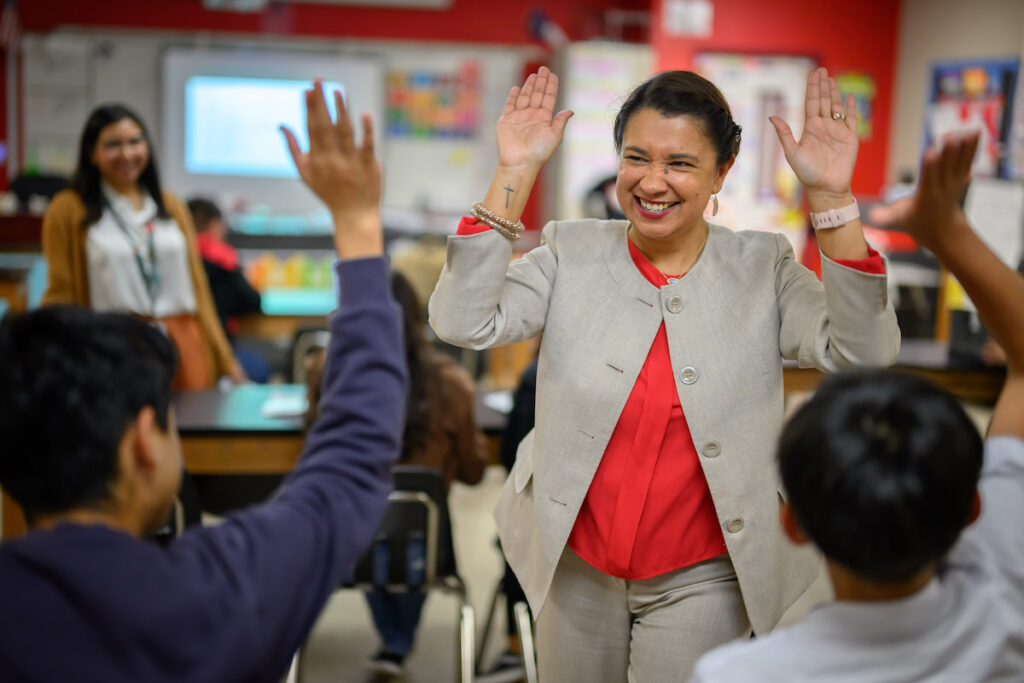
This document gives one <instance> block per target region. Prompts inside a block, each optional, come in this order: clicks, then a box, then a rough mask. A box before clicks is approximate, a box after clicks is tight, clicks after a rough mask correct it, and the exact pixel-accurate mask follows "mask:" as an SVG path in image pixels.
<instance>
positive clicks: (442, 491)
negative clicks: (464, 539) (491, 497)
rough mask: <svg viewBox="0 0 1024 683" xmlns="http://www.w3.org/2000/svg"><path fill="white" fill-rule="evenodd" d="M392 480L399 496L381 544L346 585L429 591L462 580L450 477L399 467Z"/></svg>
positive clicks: (378, 542)
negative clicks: (448, 483)
mask: <svg viewBox="0 0 1024 683" xmlns="http://www.w3.org/2000/svg"><path fill="white" fill-rule="evenodd" d="M392 475H393V479H394V490H393V491H392V493H391V495H390V496H389V497H388V509H387V512H386V513H385V515H384V521H383V522H382V523H381V526H380V529H379V530H378V532H377V538H376V540H375V541H374V542H373V545H372V546H371V547H370V549H369V551H368V552H367V553H366V554H365V555H364V556H363V557H362V558H361V559H360V560H359V562H358V563H357V564H356V567H355V570H354V572H353V575H352V576H351V577H350V578H349V580H347V581H345V585H350V586H359V587H374V588H378V589H381V588H386V589H388V590H391V591H409V590H421V589H422V590H426V589H427V588H429V587H430V586H431V584H434V583H436V582H438V581H443V580H444V579H445V578H446V577H452V576H456V575H457V571H456V566H455V548H454V544H453V543H452V527H451V517H450V516H449V513H448V491H447V489H446V487H445V484H444V477H443V476H442V475H441V472H440V471H438V470H436V469H434V468H432V467H423V466H420V465H396V466H395V467H394V468H393V469H392Z"/></svg>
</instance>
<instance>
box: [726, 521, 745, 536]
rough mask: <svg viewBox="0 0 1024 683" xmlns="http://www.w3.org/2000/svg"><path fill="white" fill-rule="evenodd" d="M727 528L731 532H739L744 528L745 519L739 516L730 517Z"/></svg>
mask: <svg viewBox="0 0 1024 683" xmlns="http://www.w3.org/2000/svg"><path fill="white" fill-rule="evenodd" d="M725 528H726V529H728V530H729V533H730V534H735V533H739V532H740V531H742V530H743V520H742V519H740V518H738V517H737V518H736V519H730V520H729V523H728V524H727V525H726V526H725Z"/></svg>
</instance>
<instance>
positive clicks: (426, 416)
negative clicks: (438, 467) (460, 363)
mask: <svg viewBox="0 0 1024 683" xmlns="http://www.w3.org/2000/svg"><path fill="white" fill-rule="evenodd" d="M391 293H392V294H393V295H394V297H395V301H397V302H398V305H399V307H401V309H402V322H403V327H404V328H405V358H406V362H407V363H408V366H409V396H408V399H407V402H406V407H405V431H404V433H403V434H402V451H403V454H405V453H408V452H409V451H410V450H412V449H413V448H417V447H419V446H421V445H422V444H423V442H424V441H425V440H426V438H427V433H428V432H429V430H430V424H431V420H432V418H433V417H434V416H433V414H432V410H433V408H434V406H436V405H437V401H436V400H433V399H435V392H437V391H439V382H440V378H439V377H438V371H437V364H436V363H435V362H433V361H432V360H431V354H432V353H433V349H432V347H431V346H430V343H429V342H428V341H427V337H426V334H425V333H424V330H425V329H426V324H427V321H426V315H425V312H424V309H423V304H421V303H420V300H419V297H418V296H416V290H415V289H413V287H412V284H410V282H409V280H407V279H406V278H405V276H404V275H402V274H401V273H399V272H398V271H397V270H396V271H392V272H391Z"/></svg>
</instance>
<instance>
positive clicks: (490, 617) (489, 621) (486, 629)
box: [476, 579, 502, 673]
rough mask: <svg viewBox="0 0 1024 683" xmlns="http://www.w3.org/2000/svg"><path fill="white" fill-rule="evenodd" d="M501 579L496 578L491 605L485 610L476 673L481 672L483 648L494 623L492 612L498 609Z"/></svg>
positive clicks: (477, 652)
mask: <svg viewBox="0 0 1024 683" xmlns="http://www.w3.org/2000/svg"><path fill="white" fill-rule="evenodd" d="M501 586H502V580H501V579H498V585H497V586H495V587H494V595H493V596H492V597H491V606H490V609H488V610H487V618H486V619H485V620H484V630H483V633H481V635H480V644H479V645H478V646H477V648H476V666H477V671H476V672H477V673H481V671H480V667H482V666H483V662H484V650H486V649H487V641H488V640H490V639H491V627H492V626H493V625H494V614H495V612H497V611H498V600H499V599H500V598H501Z"/></svg>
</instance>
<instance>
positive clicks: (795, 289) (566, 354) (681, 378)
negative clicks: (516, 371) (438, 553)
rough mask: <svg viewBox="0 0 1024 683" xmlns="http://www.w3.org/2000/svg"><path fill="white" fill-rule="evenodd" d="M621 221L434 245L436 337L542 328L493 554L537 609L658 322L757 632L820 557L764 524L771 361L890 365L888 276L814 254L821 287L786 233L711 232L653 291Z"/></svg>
mask: <svg viewBox="0 0 1024 683" xmlns="http://www.w3.org/2000/svg"><path fill="white" fill-rule="evenodd" d="M627 227H628V224H627V223H626V222H625V221H598V220H582V221H560V222H552V223H549V224H548V225H547V226H546V227H545V228H544V231H543V233H542V242H541V245H540V246H539V247H537V248H536V249H534V250H533V251H531V252H529V253H528V254H526V256H524V257H523V258H520V259H517V260H515V261H513V262H512V263H511V265H509V261H510V259H511V256H512V244H511V243H510V242H509V241H508V240H506V239H505V238H504V237H502V236H501V235H499V234H498V233H497V232H495V231H493V230H490V231H487V232H484V233H480V234H477V235H467V236H453V237H451V238H449V242H448V258H447V262H446V264H445V267H444V269H443V270H442V272H441V278H440V280H439V281H438V283H437V287H436V289H435V290H434V294H433V296H431V298H430V306H429V312H430V324H431V325H432V326H433V328H434V330H435V331H436V332H437V335H438V336H439V337H440V338H441V339H444V340H446V341H448V342H451V343H453V344H458V345H460V346H466V347H470V348H475V349H482V348H489V347H495V346H502V345H504V344H509V343H513V342H518V341H521V340H524V339H528V338H530V337H533V336H534V335H537V334H539V333H541V332H543V333H544V337H543V340H542V343H541V348H540V360H539V367H538V375H537V421H536V426H535V428H534V430H533V431H532V432H531V433H530V434H529V435H528V436H527V437H526V438H525V439H524V440H523V442H522V444H521V445H520V447H519V451H518V454H517V458H516V464H515V467H514V468H513V470H512V472H511V474H510V476H509V478H508V481H507V482H506V484H505V487H504V489H503V490H502V493H501V497H500V499H499V502H498V506H497V509H496V512H495V517H496V519H497V522H498V531H499V534H500V537H501V543H502V547H503V548H504V551H505V555H506V557H507V558H508V562H509V564H510V565H511V566H512V569H513V570H514V571H515V573H516V576H518V577H519V581H520V582H521V583H522V586H523V589H524V590H525V592H526V596H527V599H528V600H529V602H530V605H531V607H532V608H533V610H534V614H538V613H539V612H540V609H541V608H542V607H543V605H544V601H545V599H546V597H547V592H548V589H549V587H550V585H551V579H552V577H553V576H554V572H555V567H556V565H557V564H558V560H559V557H560V556H561V554H562V552H563V550H564V548H565V544H566V541H567V540H568V538H569V533H570V531H572V528H573V524H574V523H575V521H576V515H577V513H578V512H579V509H580V506H581V504H582V503H583V499H584V497H585V496H586V494H587V490H588V488H589V486H590V481H591V479H592V478H593V476H594V472H595V471H596V469H597V466H598V463H599V462H600V460H601V457H602V455H603V454H604V451H605V447H606V446H607V444H608V439H609V437H610V436H611V434H612V431H613V430H614V428H615V425H616V423H617V421H618V419H619V415H620V414H621V412H622V408H623V406H624V405H625V403H626V399H627V398H628V397H629V394H630V392H631V391H632V389H633V385H634V383H635V382H636V378H637V376H638V374H639V372H640V369H641V367H642V366H643V364H644V361H645V359H646V358H647V354H648V351H649V350H650V348H651V343H652V342H653V340H654V336H655V334H656V333H657V331H658V328H659V327H660V325H661V323H662V322H664V323H665V327H666V331H667V333H668V342H669V353H670V355H671V358H672V368H673V372H674V374H675V378H676V386H677V387H678V391H679V400H680V402H681V404H682V407H683V412H684V414H685V415H686V421H687V423H688V425H689V427H690V432H691V434H692V435H693V443H694V445H695V446H696V448H697V451H698V453H700V461H701V465H702V467H703V470H704V475H705V476H706V477H707V481H708V486H709V487H710V489H711V495H712V497H713V499H714V503H715V509H716V510H717V512H718V518H719V521H720V522H721V525H722V531H723V534H724V536H725V541H726V545H727V546H728V549H729V554H730V556H731V558H732V562H733V564H734V566H735V567H736V575H737V577H738V579H739V584H740V588H741V590H742V593H743V599H744V602H745V604H746V608H747V613H748V615H749V616H750V620H751V623H752V625H753V628H754V631H755V632H756V633H763V632H765V631H768V630H770V629H771V628H773V627H774V626H775V624H776V623H777V622H778V620H779V618H780V617H781V616H782V613H783V612H784V611H785V610H786V608H787V607H788V606H789V605H790V604H792V602H793V601H794V600H795V599H796V598H797V597H798V596H799V595H800V593H802V592H803V591H804V590H805V589H806V588H807V586H808V585H809V584H810V582H811V581H812V580H813V579H814V576H815V574H816V572H817V567H818V565H817V564H816V560H815V558H814V555H813V553H812V551H810V550H807V549H798V548H796V547H794V546H793V545H791V544H789V543H788V542H787V541H786V539H785V538H784V537H783V534H782V531H781V527H780V525H779V521H778V507H779V505H778V504H779V499H780V498H781V497H782V496H783V495H784V494H783V492H782V491H781V487H780V484H779V477H778V473H777V471H776V467H775V463H774V457H773V456H774V446H775V439H776V437H777V434H778V431H779V429H780V426H781V423H782V414H783V391H782V389H783V387H782V360H783V359H796V360H797V361H798V362H799V364H800V365H801V366H812V367H817V368H820V369H822V370H826V371H834V370H838V369H841V368H845V367H850V366H855V365H868V366H884V365H888V364H891V363H892V362H893V361H894V360H895V358H896V353H897V351H898V349H899V340H900V335H899V329H898V327H897V325H896V315H895V313H894V311H893V307H892V304H891V302H890V301H889V298H888V294H887V290H886V277H885V276H884V275H870V274H866V273H862V272H859V271H856V270H853V269H850V268H846V267H844V266H841V265H839V264H837V263H834V262H832V261H830V260H829V259H828V258H826V257H824V256H822V272H823V277H824V283H825V284H824V286H822V283H821V282H819V281H818V279H817V278H816V277H815V276H814V274H813V273H811V272H810V271H809V270H807V269H806V268H804V267H803V266H802V265H800V264H798V263H797V262H796V261H795V260H794V257H793V250H792V248H791V246H790V245H789V242H788V241H787V240H786V238H785V237H784V236H782V235H779V234H774V233H764V232H733V231H731V230H729V229H727V228H723V227H720V226H716V225H712V226H711V229H710V234H709V236H708V241H707V246H706V247H705V249H704V253H703V254H702V255H701V257H700V260H699V261H698V262H697V263H696V264H695V265H694V266H693V268H691V270H690V272H689V273H688V274H687V275H686V277H684V278H682V279H680V280H679V281H677V282H675V283H673V284H670V285H666V286H664V287H662V288H660V289H659V288H657V287H655V286H654V285H652V284H650V283H649V282H648V281H647V280H646V279H644V277H643V275H642V274H641V273H640V271H639V270H638V269H637V268H636V266H635V265H634V263H633V261H632V258H631V257H630V255H629V248H628V245H627V242H626V240H627V237H626V230H627ZM679 542H680V543H685V542H686V539H685V538H680V539H679Z"/></svg>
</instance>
